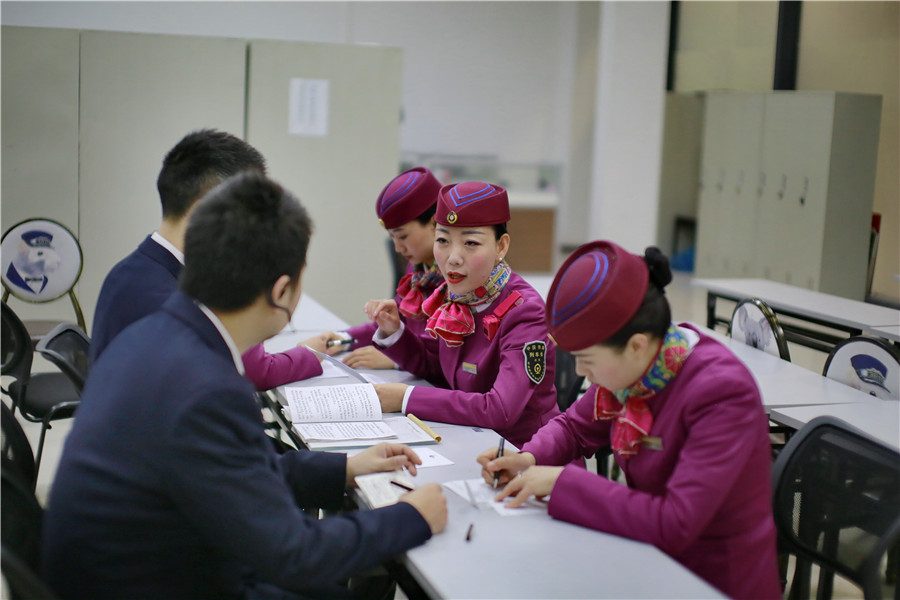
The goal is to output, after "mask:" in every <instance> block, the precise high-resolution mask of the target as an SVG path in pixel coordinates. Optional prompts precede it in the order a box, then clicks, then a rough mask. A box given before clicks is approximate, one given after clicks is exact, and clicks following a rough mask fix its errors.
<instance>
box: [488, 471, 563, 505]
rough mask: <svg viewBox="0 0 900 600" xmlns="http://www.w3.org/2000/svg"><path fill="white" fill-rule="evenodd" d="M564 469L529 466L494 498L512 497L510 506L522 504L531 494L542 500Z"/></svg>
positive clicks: (499, 499)
mask: <svg viewBox="0 0 900 600" xmlns="http://www.w3.org/2000/svg"><path fill="white" fill-rule="evenodd" d="M562 471H563V467H528V468H527V469H525V470H524V471H522V472H521V473H519V474H518V476H516V477H513V478H512V479H511V480H510V482H509V483H507V484H506V487H505V488H503V491H502V492H500V493H499V494H497V496H496V497H495V498H494V500H498V501H501V500H503V499H504V498H512V500H511V501H509V502H507V503H506V506H508V507H509V508H517V507H519V506H521V505H522V503H523V502H525V501H526V500H528V498H529V497H531V496H534V497H535V498H537V499H538V500H540V499H542V498H543V497H544V496H547V495H549V494H550V492H551V491H553V486H554V485H556V480H557V479H559V475H560V473H562Z"/></svg>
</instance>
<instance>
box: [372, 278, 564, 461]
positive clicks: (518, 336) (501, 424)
mask: <svg viewBox="0 0 900 600" xmlns="http://www.w3.org/2000/svg"><path fill="white" fill-rule="evenodd" d="M513 291H517V292H519V293H520V294H522V299H523V301H522V303H521V304H520V305H518V306H514V307H513V308H512V309H510V310H509V312H507V313H506V315H505V316H504V317H503V318H502V319H501V321H500V327H499V329H498V331H497V334H496V335H495V336H494V339H493V340H488V338H487V336H486V335H485V333H484V327H483V323H484V319H485V317H486V316H488V315H491V314H493V313H494V311H495V310H496V308H497V307H498V306H500V304H501V303H502V302H503V301H504V300H505V299H506V298H507V296H509V295H510V294H511V293H512V292H513ZM473 315H474V317H475V332H474V333H473V334H472V335H470V336H468V337H466V338H465V342H464V343H463V344H462V345H461V346H458V347H456V348H450V347H448V346H447V345H446V344H445V343H444V342H443V340H434V339H432V338H431V337H430V336H429V335H428V334H427V333H426V334H425V336H419V335H416V334H414V333H411V332H410V330H409V329H408V328H407V329H406V330H405V331H404V332H403V335H402V336H401V337H400V339H399V340H398V341H397V343H395V344H394V345H393V346H391V347H390V348H385V349H384V353H385V354H386V355H388V356H389V357H391V358H392V359H393V360H394V361H395V362H396V363H397V364H399V365H400V366H401V367H402V368H403V369H406V370H407V371H410V372H411V373H413V374H415V375H417V376H419V377H423V378H426V379H430V380H431V379H434V377H435V376H436V375H441V374H442V375H443V376H444V377H445V378H446V380H447V382H448V383H449V387H450V389H440V388H431V387H426V386H416V388H415V389H414V390H413V392H412V394H411V396H410V398H409V403H408V404H407V407H406V410H407V412H408V413H413V414H414V415H416V416H417V417H419V418H422V419H429V420H432V421H442V422H445V423H456V424H459V425H474V426H477V427H489V428H491V429H494V430H496V431H497V433H499V434H500V435H502V436H503V437H504V438H506V439H507V440H509V441H510V442H512V443H513V444H515V445H516V446H518V447H521V446H522V444H524V443H525V442H527V441H528V440H530V439H531V436H532V435H533V434H534V432H535V431H537V430H538V429H540V428H541V426H543V425H544V424H546V423H547V422H549V421H550V420H551V419H552V418H553V417H555V416H556V415H558V414H559V409H558V408H557V405H556V387H555V386H554V385H553V378H554V375H555V374H556V355H555V349H556V347H555V346H554V345H553V344H551V343H550V341H549V338H548V336H547V327H546V325H545V324H544V301H543V300H542V299H541V297H540V295H538V293H537V292H536V291H535V290H534V288H532V287H531V286H530V285H528V283H527V282H526V281H525V280H524V279H522V278H521V277H520V276H519V275H517V274H516V273H512V274H511V275H510V278H509V282H508V283H507V284H506V287H505V288H504V289H503V291H502V292H501V293H500V296H499V297H498V298H497V299H496V300H494V302H493V303H492V304H491V305H490V306H489V307H488V308H487V309H486V310H484V311H482V312H480V313H476V312H475V311H473ZM408 324H409V321H407V325H408ZM532 342H537V343H538V345H540V344H543V346H544V354H545V358H546V364H545V365H541V366H542V367H543V373H542V377H539V378H538V377H535V379H537V381H538V383H535V381H533V380H532V379H531V378H529V376H528V374H527V373H526V362H527V360H528V359H527V357H526V354H525V346H526V345H528V344H530V343H532Z"/></svg>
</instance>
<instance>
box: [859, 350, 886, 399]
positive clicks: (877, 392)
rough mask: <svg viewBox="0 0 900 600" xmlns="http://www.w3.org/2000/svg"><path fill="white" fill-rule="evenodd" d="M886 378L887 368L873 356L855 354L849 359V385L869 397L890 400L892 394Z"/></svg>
mask: <svg viewBox="0 0 900 600" xmlns="http://www.w3.org/2000/svg"><path fill="white" fill-rule="evenodd" d="M886 378H887V367H886V366H885V365H884V363H882V362H881V361H880V360H878V359H877V358H875V357H874V356H869V355H868V354H856V355H854V356H851V357H850V373H849V381H850V385H852V386H853V387H855V388H856V389H858V390H859V391H861V392H865V393H867V394H869V395H870V396H877V397H879V398H890V397H891V395H892V394H891V390H890V389H889V388H888V387H887V381H886Z"/></svg>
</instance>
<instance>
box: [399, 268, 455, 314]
mask: <svg viewBox="0 0 900 600" xmlns="http://www.w3.org/2000/svg"><path fill="white" fill-rule="evenodd" d="M443 282H444V276H443V275H441V270H440V269H438V266H437V263H435V264H433V265H431V266H430V267H426V266H425V265H424V264H418V265H416V266H415V268H414V270H413V272H412V273H407V274H406V275H404V276H403V278H402V279H401V280H400V284H399V285H397V295H398V296H400V306H399V307H398V308H399V310H400V314H402V315H404V316H406V317H408V318H410V319H415V320H417V321H421V320H423V319H425V317H426V315H425V311H423V310H422V302H424V301H425V297H426V296H428V295H431V293H432V292H433V291H434V290H435V289H436V288H437V287H438V286H439V285H441V283H443Z"/></svg>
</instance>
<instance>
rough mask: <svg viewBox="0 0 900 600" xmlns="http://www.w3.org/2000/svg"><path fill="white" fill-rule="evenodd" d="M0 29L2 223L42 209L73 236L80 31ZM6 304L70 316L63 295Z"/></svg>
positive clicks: (25, 311)
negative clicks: (45, 300)
mask: <svg viewBox="0 0 900 600" xmlns="http://www.w3.org/2000/svg"><path fill="white" fill-rule="evenodd" d="M0 37H2V57H3V58H2V61H3V64H2V84H0V90H2V100H0V103H2V123H3V143H2V156H3V160H2V176H0V198H2V206H0V214H2V225H0V227H2V230H3V231H4V232H5V231H6V230H7V229H9V228H10V227H12V226H13V225H15V224H16V223H19V222H21V221H24V220H25V219H31V218H35V217H42V218H48V219H53V220H54V221H58V222H60V223H62V224H63V225H65V226H66V227H68V228H69V230H71V231H72V233H74V234H75V235H76V236H78V235H79V228H78V222H79V219H78V32H77V31H72V30H64V29H43V28H38V27H12V26H8V25H5V26H3V28H2V34H0ZM75 293H76V295H78V294H79V288H78V286H76V288H75ZM10 306H11V307H12V308H13V310H15V311H16V313H17V314H18V315H19V316H20V317H22V318H23V319H66V320H72V321H74V319H75V313H74V312H73V310H72V306H71V304H70V302H69V300H68V298H61V299H60V300H58V301H55V302H50V303H46V304H30V303H26V302H23V301H21V300H18V299H16V298H14V297H11V298H10Z"/></svg>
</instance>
